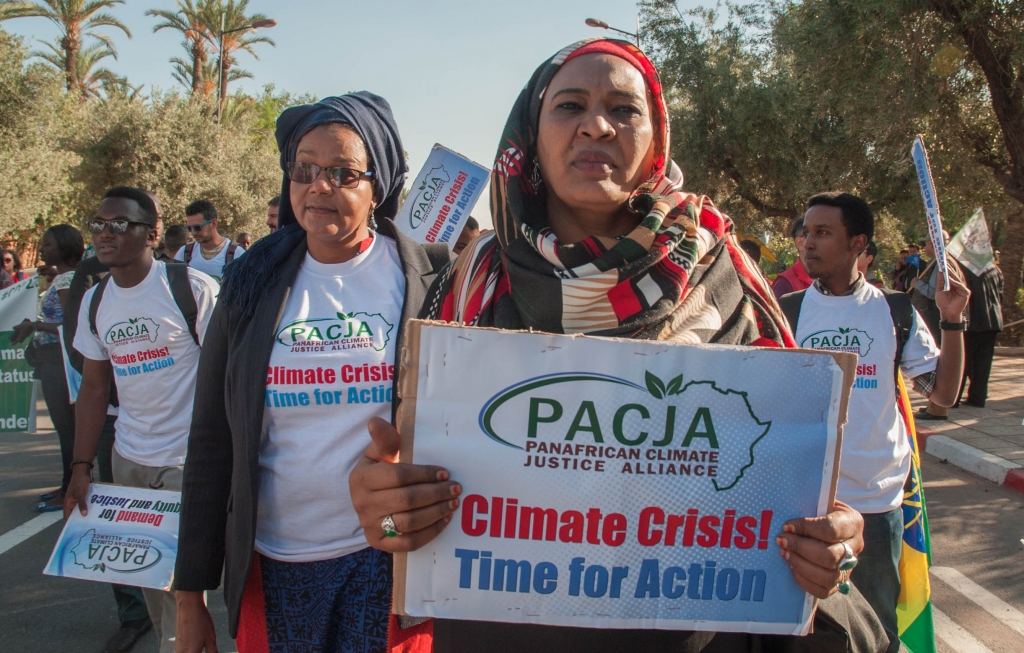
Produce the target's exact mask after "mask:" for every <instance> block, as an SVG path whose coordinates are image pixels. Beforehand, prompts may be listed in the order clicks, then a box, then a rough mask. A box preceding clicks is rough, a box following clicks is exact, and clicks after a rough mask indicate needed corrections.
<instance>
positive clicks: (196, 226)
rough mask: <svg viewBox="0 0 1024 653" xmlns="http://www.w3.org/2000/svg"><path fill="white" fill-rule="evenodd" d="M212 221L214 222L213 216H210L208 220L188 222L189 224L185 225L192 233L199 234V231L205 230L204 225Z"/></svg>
mask: <svg viewBox="0 0 1024 653" xmlns="http://www.w3.org/2000/svg"><path fill="white" fill-rule="evenodd" d="M211 222H213V218H210V219H209V220H207V221H206V222H200V223H199V224H188V225H185V227H186V228H187V229H188V230H189V231H191V232H192V233H194V234H197V233H199V232H200V231H202V230H203V227H205V226H206V225H208V224H210V223H211Z"/></svg>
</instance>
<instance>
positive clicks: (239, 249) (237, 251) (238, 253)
mask: <svg viewBox="0 0 1024 653" xmlns="http://www.w3.org/2000/svg"><path fill="white" fill-rule="evenodd" d="M246 251H247V250H244V249H242V246H241V245H239V246H238V247H236V248H235V260H237V259H240V258H242V257H243V256H245V252H246Z"/></svg>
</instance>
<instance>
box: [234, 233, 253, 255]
mask: <svg viewBox="0 0 1024 653" xmlns="http://www.w3.org/2000/svg"><path fill="white" fill-rule="evenodd" d="M235 242H237V243H238V246H239V247H241V248H242V249H244V250H245V251H249V248H250V247H252V236H250V235H249V234H248V233H247V232H245V231H243V232H242V233H240V234H238V235H237V236H235Z"/></svg>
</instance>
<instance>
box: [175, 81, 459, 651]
mask: <svg viewBox="0 0 1024 653" xmlns="http://www.w3.org/2000/svg"><path fill="white" fill-rule="evenodd" d="M277 142H278V147H279V148H280V152H281V168H282V169H283V170H284V172H285V177H284V180H283V183H282V191H283V192H282V198H283V202H282V206H281V213H280V228H279V229H278V230H277V231H276V232H275V233H273V234H271V235H269V236H267V237H266V238H263V239H261V240H260V241H259V242H258V243H256V244H255V245H253V248H252V251H251V252H250V253H248V254H246V256H245V258H244V259H241V260H240V261H238V262H237V263H235V264H234V266H233V267H232V269H231V271H230V272H229V273H228V277H227V279H226V280H225V285H224V288H223V290H222V291H221V299H220V304H219V306H218V307H217V310H216V312H215V314H214V317H213V322H212V323H211V325H210V335H209V339H208V340H207V343H206V345H205V346H204V348H203V356H202V360H201V361H200V373H199V378H200V385H199V387H198V388H197V389H196V406H195V414H194V417H193V420H192V432H191V435H190V437H189V444H188V464H187V465H186V467H185V484H184V490H183V493H182V510H181V527H180V531H179V541H178V559H177V563H176V568H175V573H174V582H175V587H176V588H177V589H178V605H179V612H178V617H179V621H178V623H179V626H178V638H179V639H178V646H179V648H178V650H179V651H180V652H182V653H198V652H199V651H202V650H203V649H204V648H205V650H206V651H211V650H215V645H216V633H215V632H214V628H213V622H212V620H211V618H210V614H209V611H208V610H207V608H206V605H205V604H204V603H203V600H202V594H201V591H202V590H206V589H214V588H216V587H217V586H218V585H219V584H220V581H221V576H222V572H223V578H224V596H225V600H226V602H227V605H228V623H229V628H230V631H231V636H232V637H237V642H236V643H237V645H238V650H239V652H240V653H265V652H266V651H267V650H268V649H267V647H268V644H269V647H270V650H271V651H319V652H322V653H342V652H346V651H353V652H355V651H367V652H369V651H382V652H383V651H386V650H387V647H386V644H387V634H388V633H387V623H388V614H389V611H390V607H391V602H390V584H391V556H390V555H389V554H387V553H384V552H381V551H378V550H376V549H373V548H370V547H369V546H368V545H367V542H366V538H365V537H364V536H363V533H362V531H361V529H360V527H359V519H358V517H357V515H356V514H355V511H354V510H353V509H352V506H351V501H350V499H349V495H348V484H347V482H346V481H347V478H348V473H349V472H350V471H351V470H352V467H353V466H354V465H355V463H356V461H357V460H359V456H360V454H361V453H362V451H363V449H364V448H365V447H366V445H367V443H368V442H369V438H368V437H367V433H366V431H365V426H364V425H365V424H366V421H367V420H368V419H370V417H372V416H377V417H383V418H386V419H391V418H392V417H393V414H394V411H393V408H392V398H393V394H392V393H393V389H392V383H393V382H394V377H395V374H394V370H395V365H396V364H397V361H396V355H397V352H398V351H399V350H400V347H401V344H402V338H403V333H404V328H403V325H404V324H405V323H406V321H407V320H408V319H410V318H412V317H415V316H416V314H417V313H418V311H419V310H420V307H421V305H422V302H423V298H424V296H425V294H426V291H427V287H428V285H429V284H430V282H431V281H432V280H433V278H434V271H433V270H436V269H437V268H438V267H440V266H443V265H444V264H447V262H448V260H449V258H450V253H449V250H448V246H447V244H442V245H433V246H428V247H431V248H433V251H434V252H435V256H438V257H439V259H440V260H439V265H433V264H432V260H431V259H430V258H429V257H428V255H427V253H425V251H424V248H423V247H421V246H420V245H418V244H416V243H415V242H414V241H413V240H411V239H410V238H408V237H407V236H405V235H404V234H402V233H401V232H400V231H398V229H397V228H395V225H394V223H393V222H392V221H391V220H392V218H393V217H394V216H395V214H396V213H397V211H398V199H399V196H400V194H401V192H402V188H403V186H404V180H405V174H406V172H407V170H408V168H407V166H406V162H405V155H404V153H403V152H404V150H403V148H402V142H401V139H400V137H399V134H398V128H397V126H396V125H395V122H394V118H393V117H392V113H391V108H390V106H389V105H388V103H387V102H386V101H385V100H384V99H383V98H381V97H378V96H376V95H373V94H371V93H367V92H365V91H363V92H359V93H353V94H350V95H344V96H341V97H329V98H325V99H323V100H321V101H320V102H317V103H316V104H309V105H302V106H297V107H292V108H289V109H287V110H286V111H285V112H284V113H282V114H281V116H280V117H279V118H278V120H277ZM371 218H373V219H375V220H376V222H377V229H376V231H374V230H371V229H370V227H369V223H370V220H371ZM432 269H433V270H432ZM354 310H358V311H361V312H362V311H365V312H369V313H374V314H376V315H377V317H379V318H380V319H381V320H383V321H386V323H387V324H391V325H396V328H395V329H394V330H392V329H391V328H390V327H389V328H387V329H386V330H382V331H377V330H376V328H375V327H372V328H374V333H376V334H377V335H376V336H374V344H373V347H372V348H371V347H365V346H364V347H362V348H352V347H351V346H346V345H345V343H346V341H347V340H348V339H347V338H345V337H344V336H340V335H339V336H328V338H332V337H333V338H337V339H338V340H337V342H338V346H334V347H328V348H327V350H328V351H323V352H315V351H314V352H310V351H309V350H311V349H317V348H315V347H300V348H295V347H293V346H292V345H291V341H290V340H289V338H292V337H294V336H291V335H288V334H290V333H292V327H293V326H294V325H297V324H301V323H303V322H305V321H310V322H316V323H318V324H322V325H327V324H335V325H342V328H341V330H339V331H338V333H339V334H343V333H345V331H344V326H343V325H344V324H345V321H346V318H344V315H345V314H346V313H348V314H352V312H353V311H354ZM339 317H340V320H341V321H339ZM349 319H351V318H349ZM325 320H333V322H329V321H325ZM348 324H349V325H350V326H351V325H352V324H353V322H349V323H348ZM323 328H326V329H329V330H327V331H326V332H325V333H327V334H330V333H331V332H332V331H331V329H334V327H329V326H324V327H323ZM381 328H382V329H384V327H381ZM276 331H279V333H277V337H276V338H274V337H273V335H274V333H275V332H276ZM360 333H364V335H365V332H362V331H360ZM297 349H298V350H301V351H296V350H297ZM365 364H368V365H369V366H370V367H371V368H372V369H374V370H377V369H378V367H379V368H380V369H386V373H384V374H383V375H381V376H380V378H379V382H380V383H370V382H369V379H362V380H360V379H358V378H354V379H349V378H346V377H345V376H344V375H345V372H344V370H347V369H352V368H353V367H359V366H361V365H365ZM239 366H241V369H239ZM311 367H323V368H324V369H328V368H329V369H331V370H340V374H339V378H338V381H339V382H341V381H344V383H353V382H354V383H355V385H350V386H349V387H360V386H361V387H364V388H370V387H371V386H373V387H376V386H377V385H380V384H381V383H384V384H386V387H387V388H388V390H387V394H386V395H385V396H384V397H382V398H381V401H380V402H378V403H366V404H360V403H358V402H357V403H354V404H353V403H349V404H347V405H344V406H338V405H337V402H342V403H344V402H345V399H344V398H343V397H341V398H334V399H332V398H331V395H330V391H328V392H327V393H326V395H325V400H324V401H320V400H318V401H316V402H315V403H311V405H309V406H308V407H306V408H304V409H301V410H295V409H294V408H285V407H284V406H283V405H279V403H278V401H277V400H276V399H273V397H275V396H277V393H278V392H279V391H280V392H281V393H282V394H284V393H285V392H287V391H289V390H293V389H294V386H290V385H287V383H289V381H287V380H286V379H285V378H283V377H281V378H280V379H277V378H275V377H273V376H269V377H268V374H267V370H268V369H271V370H281V371H282V372H283V371H285V370H296V369H303V368H306V369H310V368H311ZM378 371H379V370H378ZM332 373H333V372H332ZM384 387H385V385H380V388H382V389H383V388H384ZM335 397H340V395H335ZM247 451H252V452H253V453H254V455H252V456H247V455H246V454H244V453H243V452H247ZM256 451H258V452H259V453H258V456H257V455H255V452H256ZM240 460H242V461H246V460H247V461H248V462H241V463H240V462H239V461H240ZM254 491H255V492H254ZM229 496H231V497H232V499H231V503H230V504H229V502H228V501H229V500H228V497H229ZM225 532H226V533H227V536H226V542H227V545H225V544H226V543H225ZM268 640H269V641H268ZM261 642H262V643H261Z"/></svg>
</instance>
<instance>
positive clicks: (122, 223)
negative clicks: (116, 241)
mask: <svg viewBox="0 0 1024 653" xmlns="http://www.w3.org/2000/svg"><path fill="white" fill-rule="evenodd" d="M132 225H141V226H143V227H146V228H147V229H153V228H154V227H153V225H151V224H149V223H148V222H135V221H134V220H101V219H99V218H95V219H93V220H89V221H88V222H86V223H85V226H86V228H87V229H88V230H89V233H91V234H93V235H95V236H98V235H100V234H101V233H103V230H104V229H106V228H107V227H110V233H112V234H115V235H117V234H123V233H124V232H126V231H128V227H130V226H132Z"/></svg>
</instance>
